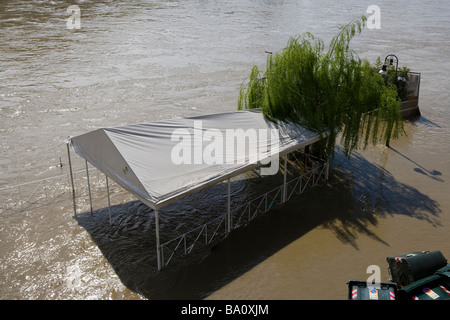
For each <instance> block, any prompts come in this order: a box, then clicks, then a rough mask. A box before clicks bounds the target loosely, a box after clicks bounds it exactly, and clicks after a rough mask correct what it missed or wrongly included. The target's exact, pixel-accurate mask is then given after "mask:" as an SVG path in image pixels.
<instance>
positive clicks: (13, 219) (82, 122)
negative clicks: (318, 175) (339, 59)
mask: <svg viewBox="0 0 450 320" xmlns="http://www.w3.org/2000/svg"><path fill="white" fill-rule="evenodd" d="M74 4H75V5H77V6H78V8H79V10H80V22H81V23H80V29H70V28H68V25H67V21H68V19H69V18H70V17H71V15H72V13H71V12H69V13H68V12H67V7H68V5H67V3H66V2H64V1H57V0H55V1H18V0H13V1H0V29H1V32H0V43H1V46H0V155H1V156H0V195H1V196H2V198H0V205H3V204H4V202H2V201H5V199H6V200H7V199H8V197H9V196H10V193H11V192H10V191H11V190H12V189H10V188H11V187H12V186H16V185H23V184H25V183H28V182H35V181H45V185H44V183H42V184H41V185H40V186H39V188H37V189H34V187H32V188H31V191H33V190H36V193H38V192H42V193H44V192H46V194H45V195H44V194H43V197H44V196H45V199H46V200H47V202H46V204H45V205H42V206H36V207H34V208H33V209H32V210H18V211H17V212H16V211H8V210H5V208H6V206H4V207H2V210H3V211H0V221H1V223H0V299H124V300H127V299H150V300H153V299H178V298H181V299H213V300H216V299H252V300H253V299H255V300H256V299H282V300H284V299H286V300H288V299H293V300H303V299H305V300H309V299H332V300H345V299H347V285H346V282H347V281H348V280H350V279H359V280H366V279H367V278H368V276H369V274H368V273H366V271H367V267H368V266H371V265H377V266H379V267H380V270H381V277H382V280H383V281H385V280H388V279H389V274H388V272H387V263H386V257H387V256H391V255H395V254H399V253H404V252H409V251H418V250H440V251H441V252H442V253H443V254H444V256H446V257H447V258H449V257H450V245H449V241H448V239H447V238H448V236H449V234H450V200H449V199H450V197H449V189H450V188H449V181H448V180H449V179H450V178H449V177H450V158H449V155H450V128H449V123H450V97H449V93H448V92H449V88H450V78H449V74H450V61H449V57H450V19H449V17H448V12H449V9H450V4H449V2H448V1H445V0H440V1H431V0H427V1H416V0H414V1H392V2H390V3H386V2H385V1H382V2H381V1H380V2H379V3H378V4H377V3H372V2H370V3H368V2H361V1H350V0H345V1H339V2H337V1H330V0H324V1H306V0H305V1H290V0H288V1H252V0H245V1H242V0H239V1H235V0H225V1H199V0H198V1H197V0H194V1H157V0H155V1H150V0H147V1H145V0H132V1H126V2H122V1H89V0H86V1H74ZM369 5H378V6H379V8H380V17H381V24H380V29H367V30H364V31H363V33H362V34H361V35H360V36H357V37H356V38H355V40H354V41H353V44H352V46H353V49H354V50H355V51H356V52H357V53H358V55H359V56H360V57H361V58H365V59H368V60H369V61H371V62H374V61H375V60H376V58H377V57H381V58H382V59H383V58H384V57H385V56H386V55H387V54H391V53H393V54H396V55H397V56H398V57H399V64H400V66H408V67H409V68H410V69H411V70H413V71H416V72H420V73H421V76H422V78H421V87H420V101H419V104H420V110H421V116H420V117H416V118H413V119H410V120H408V121H406V122H405V129H406V133H407V135H406V136H402V137H400V138H399V139H398V140H395V141H391V144H390V147H389V148H388V147H386V146H385V145H384V144H378V145H375V146H369V147H368V148H367V149H365V150H358V151H357V152H355V153H354V154H352V156H351V158H349V159H348V158H345V157H344V156H343V155H342V152H341V151H340V149H339V147H338V149H337V153H336V157H335V159H334V161H333V163H332V165H331V172H330V179H329V180H328V181H327V182H324V183H322V184H320V185H319V186H317V187H315V188H314V189H311V190H309V191H308V192H306V193H304V194H303V195H301V196H298V197H295V198H293V199H291V200H290V201H289V202H288V203H286V204H285V205H284V206H282V207H277V208H274V209H273V210H271V211H270V213H269V214H267V215H263V216H261V217H259V218H258V219H255V220H254V221H252V223H251V224H249V225H248V226H246V227H243V228H240V229H237V230H235V231H234V232H233V233H232V234H231V235H230V236H229V237H227V238H226V239H225V240H224V241H223V242H221V243H220V244H218V245H217V246H215V247H214V248H213V249H212V250H209V249H208V251H206V252H202V253H201V254H198V255H194V258H190V259H186V260H179V261H178V262H177V263H174V264H173V265H169V268H167V269H164V270H163V271H161V272H156V271H155V266H156V265H155V260H154V248H155V241H154V237H152V236H151V235H150V233H151V230H153V229H152V228H153V227H154V224H153V221H152V212H151V210H149V209H148V208H147V207H145V206H144V205H142V204H141V203H140V202H139V201H136V200H135V199H133V198H132V197H131V196H129V195H128V194H127V193H126V192H123V191H120V190H115V191H114V192H113V194H112V205H113V206H112V223H111V225H110V224H109V215H108V210H107V208H106V207H107V202H106V195H105V193H104V181H103V180H101V178H99V179H98V182H95V180H93V181H94V182H93V183H97V185H96V187H97V191H98V192H97V193H95V194H94V199H95V201H94V214H93V215H92V216H91V215H90V213H88V212H87V209H86V208H87V202H86V194H84V198H83V199H80V201H81V202H82V204H83V205H84V207H83V206H80V210H83V211H82V212H79V214H78V216H77V217H74V216H73V208H72V203H71V201H70V197H69V198H67V197H66V196H65V194H66V193H67V194H68V193H70V190H69V189H68V184H67V174H68V166H67V153H66V146H65V144H64V139H65V138H66V137H68V136H76V135H78V134H82V133H84V132H87V131H90V130H94V129H97V128H99V127H109V126H116V125H121V124H129V123H138V122H147V121H154V120H160V119H167V118H174V117H183V116H192V115H199V114H205V113H213V112H220V111H231V110H235V109H236V108H237V98H238V94H239V87H240V85H241V83H242V82H243V81H245V79H246V78H247V76H248V75H249V73H250V70H251V67H252V66H253V65H259V66H264V65H265V61H266V56H267V54H266V52H265V51H273V52H276V51H278V50H280V49H281V48H282V47H284V45H285V44H286V42H287V40H288V39H289V37H291V36H295V35H297V34H300V33H303V32H306V31H309V32H311V33H313V34H314V35H316V36H318V37H321V38H322V39H323V40H324V41H325V43H328V42H329V40H330V39H331V37H332V36H333V35H334V34H335V33H336V32H337V30H338V27H339V26H341V25H343V24H346V23H348V22H349V21H351V20H352V19H355V18H358V17H359V16H361V15H364V14H366V15H369V14H368V13H367V12H366V11H367V8H368V6H369ZM61 163H62V164H63V166H62V167H60V164H61ZM74 165H75V167H76V169H77V170H82V169H83V168H84V167H83V166H84V163H83V162H82V161H80V159H76V158H75V159H74ZM77 172H78V171H77ZM60 176H62V178H54V177H60ZM82 177H83V173H76V178H77V179H81V180H82V179H83V178H82ZM93 179H94V178H93ZM38 185H39V183H37V184H36V183H35V184H33V186H36V187H37V186H38ZM261 185H262V184H261V181H254V180H252V179H248V180H236V181H234V185H233V199H234V200H233V201H239V200H243V199H245V198H246V197H247V196H248V194H249V193H252V192H255V193H256V191H258V190H259V188H262V186H261ZM21 188H22V189H20V191H19V189H14V190H17V192H16V193H15V194H14V196H16V195H19V194H20V193H23V194H22V196H23V198H25V199H22V200H26V198H27V193H26V190H27V187H26V186H22V187H21ZM220 188H221V186H220V185H219V186H217V187H216V188H213V189H211V190H209V191H207V192H204V193H202V194H199V195H197V196H196V197H189V198H188V199H185V200H184V201H181V202H180V203H179V204H177V205H175V206H172V207H171V208H168V210H167V212H166V213H165V214H162V217H161V224H162V230H163V231H166V233H174V234H175V233H176V232H177V231H179V230H183V228H185V227H187V226H189V225H190V224H191V223H192V217H193V216H194V217H197V216H198V217H201V219H206V218H207V217H208V216H210V215H214V214H215V213H216V212H218V211H220V208H221V205H223V200H224V199H223V197H222V196H221V195H222V194H223V193H221V190H220ZM61 194H62V196H61V197H62V198H61V199H60V198H59V197H60V195H61ZM33 196H34V194H33ZM83 201H84V202H83ZM225 201H226V199H225ZM8 205H9V204H8ZM11 205H15V206H16V207H20V206H21V205H22V204H21V203H20V199H19V198H18V200H17V202H16V203H14V204H11ZM81 208H84V209H81ZM196 215H197V216H196ZM199 219H200V218H199ZM152 250H153V251H152Z"/></svg>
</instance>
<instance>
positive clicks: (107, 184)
mask: <svg viewBox="0 0 450 320" xmlns="http://www.w3.org/2000/svg"><path fill="white" fill-rule="evenodd" d="M105 177H106V193H107V194H108V212H109V225H110V226H111V225H112V222H111V201H110V199H109V183H108V176H107V175H105Z"/></svg>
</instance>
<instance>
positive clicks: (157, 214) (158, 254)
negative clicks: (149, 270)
mask: <svg viewBox="0 0 450 320" xmlns="http://www.w3.org/2000/svg"><path fill="white" fill-rule="evenodd" d="M155 229H156V261H157V263H158V270H161V269H162V265H161V251H160V250H161V247H160V243H159V213H158V209H155Z"/></svg>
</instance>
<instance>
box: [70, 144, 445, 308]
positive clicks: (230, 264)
mask: <svg viewBox="0 0 450 320" xmlns="http://www.w3.org/2000/svg"><path fill="white" fill-rule="evenodd" d="M263 183H264V182H263ZM247 187H248V185H247ZM250 187H251V185H250ZM241 192H242V190H241ZM217 194H220V197H224V198H226V196H222V195H223V193H219V192H217ZM205 201H206V199H204V198H202V202H201V203H202V204H203V205H205ZM225 201H226V199H225ZM206 202H207V201H206ZM224 203H225V202H224ZM196 204H198V203H196V202H195V195H194V196H193V197H191V198H189V199H187V200H186V201H184V202H183V201H181V202H180V204H178V205H176V206H174V207H173V208H172V209H171V210H172V211H171V212H168V213H166V214H164V213H163V214H161V216H160V220H161V221H160V222H161V234H164V233H165V232H168V231H170V232H174V231H176V230H177V229H178V227H179V225H180V224H183V223H187V222H186V221H187V220H188V219H194V220H195V219H196V212H195V211H192V207H194V206H195V205H196ZM217 206H220V205H218V200H217V199H215V200H214V203H212V204H211V206H210V207H209V208H210V209H209V210H211V211H212V210H213V208H215V207H217ZM186 207H187V209H186ZM186 210H187V211H186ZM439 213H440V209H439V206H438V204H437V202H435V201H434V200H432V199H430V198H429V197H428V196H426V195H424V194H422V193H421V192H419V191H418V190H417V189H416V188H414V187H412V186H408V185H405V184H403V183H400V182H399V181H397V180H396V179H395V177H393V176H392V174H390V173H389V172H388V171H387V170H385V169H383V168H382V167H381V166H379V165H377V164H373V163H370V162H368V161H367V160H366V159H365V158H364V157H362V156H361V155H359V154H358V153H354V154H352V157H351V159H347V158H345V157H344V156H343V155H342V154H341V153H339V152H338V153H337V154H336V157H335V159H334V161H333V164H332V169H331V172H330V179H329V180H328V181H327V182H323V183H321V184H320V185H318V186H316V187H314V188H312V189H310V190H308V191H307V192H305V193H303V194H301V195H297V196H293V197H292V198H291V199H290V200H289V201H288V202H287V203H285V204H284V205H281V206H277V207H274V208H273V209H271V210H270V211H269V212H267V213H264V214H261V215H259V216H258V217H257V218H256V219H254V220H253V221H251V222H250V223H249V224H247V225H246V226H243V227H240V228H238V229H235V230H234V231H232V232H231V233H230V234H229V235H228V236H227V237H226V238H225V239H224V240H223V241H221V242H220V243H219V244H217V245H215V246H213V247H206V248H204V249H203V250H199V252H198V253H196V254H195V253H194V254H191V255H188V256H183V257H180V258H179V259H176V260H174V262H171V263H170V264H169V265H168V266H167V267H166V268H164V269H163V270H161V271H157V270H156V258H155V257H156V250H155V248H156V244H155V233H154V224H153V211H152V210H151V209H149V208H148V207H146V206H145V205H143V204H142V203H141V202H139V201H134V202H130V203H126V204H123V205H118V206H114V207H112V223H111V226H110V224H109V215H108V209H101V210H98V211H96V212H94V214H93V215H92V216H91V214H90V213H84V214H81V215H78V217H76V219H77V221H78V223H79V225H80V226H82V227H83V228H85V229H86V231H87V232H88V233H89V234H90V235H91V237H92V239H93V241H94V242H95V244H96V245H97V246H98V247H99V248H100V250H101V251H102V252H103V254H104V256H105V257H106V259H107V260H108V262H109V263H110V265H111V266H112V267H113V269H114V270H115V272H116V273H117V275H118V276H119V278H120V279H121V281H122V283H123V284H124V285H125V286H127V287H128V288H129V289H131V290H133V291H135V292H137V293H139V294H140V295H142V296H143V297H145V298H148V299H152V300H157V299H203V298H206V297H208V296H209V295H210V294H211V293H213V292H214V291H216V290H218V289H219V288H221V287H223V286H224V285H226V284H227V283H229V282H231V281H233V280H234V279H236V278H237V277H239V276H240V275H242V274H244V273H245V272H247V271H249V270H250V269H252V268H253V267H255V266H256V265H258V264H259V263H261V262H262V261H264V260H265V259H267V258H268V257H269V256H271V255H273V254H274V253H276V252H277V251H279V250H281V249H282V248H283V247H285V246H287V245H288V244H290V243H292V242H293V241H295V240H296V239H299V238H300V237H302V236H303V235H305V234H306V233H308V232H309V231H311V230H313V229H315V228H317V227H321V228H326V229H329V230H332V231H333V233H334V234H335V235H336V237H337V238H338V239H339V240H340V241H342V242H344V243H349V244H351V245H352V246H354V247H355V248H356V249H358V243H357V238H358V235H359V234H366V235H368V236H369V237H371V238H373V239H374V240H375V241H379V242H380V243H383V244H384V245H386V246H388V245H389V244H388V243H386V242H385V241H384V240H383V239H382V238H380V237H379V236H377V235H376V229H375V231H371V229H373V228H372V227H373V226H376V225H377V224H378V221H379V219H380V218H384V217H387V216H393V215H398V214H400V215H406V216H409V217H411V218H415V219H420V220H424V221H426V222H427V223H430V224H432V225H433V226H439V225H440V222H439Z"/></svg>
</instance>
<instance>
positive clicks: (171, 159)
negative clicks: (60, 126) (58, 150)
mask: <svg viewBox="0 0 450 320" xmlns="http://www.w3.org/2000/svg"><path fill="white" fill-rule="evenodd" d="M274 129H278V131H277V132H278V135H279V140H277V139H274V137H273V136H272V137H271V136H270V134H267V135H266V136H264V135H263V134H262V133H264V132H267V133H269V132H271V130H274ZM260 130H261V131H260ZM252 132H253V133H257V134H259V136H258V141H257V145H258V148H255V143H253V145H252V144H251V143H249V141H250V140H247V143H246V147H245V149H242V148H239V147H238V145H239V143H242V142H243V141H242V136H239V134H242V133H245V134H247V135H248V136H250V133H252ZM272 132H273V131H272ZM231 133H234V134H231ZM202 137H203V140H202ZM211 137H212V138H211ZM199 139H200V140H199ZM319 139H320V137H319V134H317V133H314V132H311V131H308V130H307V129H305V128H303V127H301V126H299V125H296V124H293V123H285V122H280V121H278V122H277V123H275V122H272V121H270V120H268V119H266V118H265V117H264V116H263V114H262V113H261V111H260V110H245V111H235V112H226V113H217V114H210V115H201V116H195V117H187V118H178V119H170V120H162V121H155V122H150V123H143V124H134V125H124V126H118V127H111V128H101V129H97V130H95V131H92V132H89V133H86V134H83V135H80V136H77V137H72V138H70V140H69V143H70V145H71V146H72V148H73V149H74V151H75V152H76V153H77V154H78V155H79V156H81V157H82V158H84V159H86V160H87V161H88V162H90V163H91V164H92V165H93V166H95V167H96V168H97V169H99V170H100V171H101V172H103V173H104V174H105V175H107V176H108V177H109V178H111V179H113V180H114V181H115V182H116V183H118V184H119V185H120V186H122V187H123V188H125V189H126V190H128V191H129V192H131V193H132V194H133V195H135V196H136V197H137V198H138V199H140V200H141V201H143V202H144V203H146V204H147V205H148V206H150V207H152V208H153V209H159V208H161V207H163V206H165V205H167V204H169V203H171V202H173V201H175V200H177V199H180V198H182V197H184V196H187V195H189V194H192V193H194V192H196V191H199V190H201V189H203V188H205V187H207V186H210V185H213V184H216V183H218V182H220V181H224V180H226V179H228V178H230V177H232V176H235V175H238V174H240V173H243V172H245V171H248V170H251V169H254V168H257V167H260V166H262V163H267V162H265V161H267V158H268V157H270V156H272V155H274V156H276V157H277V159H278V155H284V154H286V153H289V152H292V151H293V150H296V149H298V148H301V147H304V146H307V145H310V144H312V143H314V142H316V141H318V140H319ZM276 140H277V141H276ZM220 142H222V144H220ZM218 143H219V144H218ZM233 144H234V147H233V148H234V152H229V151H228V150H230V148H228V147H230V146H232V145H233ZM218 146H219V147H220V146H222V148H219V147H218ZM241 146H242V145H241ZM185 147H186V149H185ZM220 149H221V150H223V153H221V152H220ZM189 150H190V151H189ZM212 150H214V151H212ZM202 155H203V158H202ZM208 155H211V157H209V158H208ZM233 157H234V160H233V159H232V158H233ZM211 159H213V160H215V161H212V160H211ZM221 159H223V160H221Z"/></svg>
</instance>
